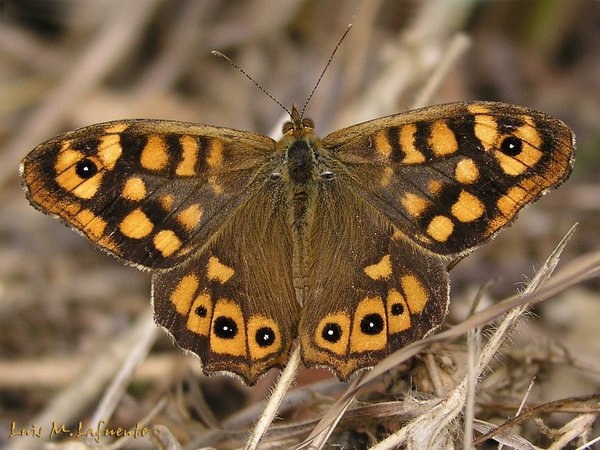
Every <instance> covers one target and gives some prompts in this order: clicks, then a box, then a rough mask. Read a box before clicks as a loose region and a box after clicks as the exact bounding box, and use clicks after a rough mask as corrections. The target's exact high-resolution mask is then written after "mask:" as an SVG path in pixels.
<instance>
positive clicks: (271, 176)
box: [269, 172, 281, 181]
mask: <svg viewBox="0 0 600 450" xmlns="http://www.w3.org/2000/svg"><path fill="white" fill-rule="evenodd" d="M280 179H281V174H280V173H279V172H271V173H270V174H269V180H272V181H274V180H280Z"/></svg>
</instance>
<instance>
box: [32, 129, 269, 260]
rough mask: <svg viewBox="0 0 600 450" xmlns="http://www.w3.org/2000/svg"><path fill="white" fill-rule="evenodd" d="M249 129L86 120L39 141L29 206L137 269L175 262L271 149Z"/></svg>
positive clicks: (211, 226) (231, 204)
mask: <svg viewBox="0 0 600 450" xmlns="http://www.w3.org/2000/svg"><path fill="white" fill-rule="evenodd" d="M274 144H275V143H274V141H273V140H272V139H270V138H268V137H266V136H261V135H257V134H254V133H247V132H241V131H236V130H230V129H227V128H217V127H210V126H205V125H196V124H189V123H183V122H170V121H156V120H125V121H118V122H109V123H104V124H97V125H92V126H89V127H85V128H81V129H79V130H76V131H72V132H69V133H65V134H63V135H61V136H58V137H56V138H54V139H51V140H49V141H47V142H44V143H43V144H40V145H39V146H37V147H36V148H35V149H34V150H33V151H32V152H31V153H29V155H27V157H26V158H25V159H24V160H23V163H22V166H21V173H22V176H23V180H24V184H25V187H26V191H27V196H28V198H29V200H30V202H31V203H32V204H33V205H34V206H35V207H36V208H38V209H40V210H41V211H42V212H45V213H49V214H53V215H56V216H58V217H60V218H61V219H62V220H63V221H65V222H66V223H67V224H68V225H70V226H72V227H74V228H75V229H77V230H78V231H79V232H81V233H82V234H83V235H84V236H86V237H87V238H88V239H90V240H91V241H92V242H93V243H94V244H97V245H98V246H100V247H101V248H102V249H104V250H106V251H108V252H109V253H112V254H113V255H115V256H117V257H118V258H121V259H123V260H125V261H127V262H129V263H133V264H135V265H137V266H140V267H141V268H149V269H164V268H169V267H173V266H175V265H177V264H179V263H181V262H182V261H184V260H185V259H186V258H188V257H189V255H190V254H191V253H193V252H194V251H195V250H196V247H197V246H198V245H201V244H202V243H204V242H206V241H208V240H209V239H211V238H212V236H213V235H214V234H215V232H216V231H217V228H218V226H219V224H221V223H222V222H224V221H225V220H227V217H228V215H229V214H230V213H231V211H233V210H235V209H236V208H238V207H239V205H241V204H243V203H244V202H245V201H246V199H247V198H248V196H249V195H250V193H251V190H250V189H249V186H250V185H251V183H252V182H253V180H254V178H255V176H256V174H257V173H258V172H259V171H260V168H261V167H263V166H265V164H267V162H268V160H269V158H270V156H271V154H272V152H273V151H274Z"/></svg>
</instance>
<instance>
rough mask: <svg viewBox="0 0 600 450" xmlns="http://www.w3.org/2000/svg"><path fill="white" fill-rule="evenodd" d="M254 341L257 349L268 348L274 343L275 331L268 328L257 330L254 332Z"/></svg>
mask: <svg viewBox="0 0 600 450" xmlns="http://www.w3.org/2000/svg"><path fill="white" fill-rule="evenodd" d="M254 340H255V341H256V343H257V344H258V346H259V347H263V348H264V347H268V346H269V345H272V344H273V342H275V331H273V329H272V328H269V327H260V328H259V329H258V330H256V335H255V336H254Z"/></svg>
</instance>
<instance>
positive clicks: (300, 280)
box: [21, 102, 575, 385]
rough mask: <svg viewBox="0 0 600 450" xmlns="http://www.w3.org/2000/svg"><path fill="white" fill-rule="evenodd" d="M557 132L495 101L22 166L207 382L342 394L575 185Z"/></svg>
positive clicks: (135, 124) (297, 123) (143, 134)
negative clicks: (325, 131)
mask: <svg viewBox="0 0 600 450" xmlns="http://www.w3.org/2000/svg"><path fill="white" fill-rule="evenodd" d="M574 144H575V141H574V135H573V133H572V132H571V130H569V128H568V127H567V126H566V125H565V124H564V123H563V122H561V121H560V120H558V119H555V118H553V117H550V116H548V115H546V114H543V113H541V112H537V111H533V110H530V109H527V108H524V107H520V106H514V105H507V104H502V103H493V102H470V103H469V102H461V103H450V104H445V105H438V106H431V107H427V108H423V109H418V110H413V111H409V112H406V113H403V114H397V115H392V116H388V117H383V118H379V119H375V120H371V121H368V122H364V123H361V124H358V125H354V126H350V127H348V128H344V129H342V130H339V131H335V132H333V133H331V134H329V135H328V136H326V137H325V138H323V139H321V138H319V137H318V136H317V135H316V133H315V131H314V124H313V122H312V121H311V120H310V119H306V118H303V117H302V115H301V114H300V113H299V112H298V110H297V109H296V108H295V107H294V108H292V111H291V114H290V121H289V122H288V123H286V124H285V125H284V127H283V136H282V138H281V139H280V140H278V141H275V140H273V139H271V138H269V137H267V136H263V135H260V134H255V133H251V132H247V131H238V130H234V129H228V128H219V127H213V126H208V125H198V124H193V123H184V122H174V121H158V120H146V119H143V120H140V119H137V120H120V121H115V122H108V123H102V124H96V125H91V126H88V127H84V128H81V129H78V130H75V131H71V132H68V133H65V134H61V135H60V136H58V137H55V138H53V139H50V140H49V141H47V142H44V143H42V144H40V145H38V146H37V147H36V148H35V149H34V150H33V151H31V153H29V155H27V156H26V157H25V159H24V160H23V162H22V165H21V175H22V178H23V180H24V185H25V189H26V193H27V197H28V199H29V201H30V202H31V203H32V205H33V206H34V207H36V208H38V209H39V210H41V211H42V212H45V213H48V214H52V215H54V216H58V217H59V218H60V219H62V220H63V221H64V222H65V223H66V224H67V225H70V226H72V227H73V228H75V229H76V230H78V231H79V232H80V233H81V234H83V235H84V236H85V237H87V238H88V239H89V240H90V241H92V243H94V244H95V245H96V246H98V247H100V248H101V249H103V250H105V251H107V252H108V253H110V254H112V255H114V256H116V257H117V258H119V259H121V260H123V261H125V262H126V263H129V264H132V265H134V266H136V267H138V268H141V269H146V270H150V271H152V302H153V307H154V317H155V321H156V322H157V323H158V324H159V325H161V326H162V327H164V328H165V329H166V330H167V331H168V332H169V333H170V335H171V336H172V337H173V338H174V340H175V342H176V343H177V344H178V345H179V347H181V348H182V349H185V350H187V351H189V352H192V353H194V354H196V355H197V356H198V357H199V358H200V360H201V363H202V367H203V370H204V372H205V373H207V374H212V373H217V372H227V373H230V374H234V375H236V376H238V377H239V378H241V379H242V380H243V381H244V382H246V383H247V384H249V385H252V384H254V383H255V382H256V380H257V379H258V378H259V377H260V376H261V375H263V374H264V373H265V372H267V371H268V370H269V369H271V368H273V367H282V366H284V365H285V363H286V361H287V359H288V357H289V353H290V350H291V348H292V346H293V344H294V342H296V341H297V342H298V345H300V347H301V355H302V360H303V362H304V364H305V365H307V366H311V367H312V366H324V367H328V368H329V369H331V370H332V371H333V372H334V373H335V374H336V375H337V377H338V378H339V379H341V380H347V379H348V378H349V377H350V376H351V375H352V374H354V373H356V372H357V371H359V370H361V369H365V368H368V367H372V366H373V365H375V364H377V363H378V362H379V361H380V360H382V359H383V358H385V357H386V356H388V355H389V354H390V353H392V352H394V351H395V350H397V349H399V348H401V347H403V346H405V345H407V344H409V343H411V342H413V341H415V340H418V339H421V338H422V337H424V336H425V335H427V334H428V333H430V332H432V330H435V329H436V328H437V327H439V325H440V324H441V323H442V321H443V319H444V317H445V315H446V312H447V308H448V299H449V279H448V272H447V270H446V262H447V261H448V260H450V259H451V258H455V257H457V256H459V255H465V254H467V253H468V252H470V251H471V250H473V249H474V248H476V247H478V246H480V245H481V244H483V243H484V242H486V241H488V240H489V239H491V238H492V237H494V236H495V235H496V233H497V232H498V231H499V230H500V229H502V228H505V227H507V226H508V225H509V224H511V223H512V222H513V221H514V219H515V217H516V216H517V213H518V212H519V211H520V210H521V208H523V207H524V206H525V205H527V204H529V203H531V202H533V201H534V200H536V199H537V198H539V197H540V196H541V195H543V194H544V193H545V192H546V191H548V190H549V189H551V188H554V187H556V186H558V185H559V184H561V183H562V182H563V181H564V180H565V179H566V178H567V177H568V176H569V174H570V172H571V167H572V164H573V158H574Z"/></svg>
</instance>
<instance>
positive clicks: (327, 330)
mask: <svg viewBox="0 0 600 450" xmlns="http://www.w3.org/2000/svg"><path fill="white" fill-rule="evenodd" d="M321 336H322V337H323V339H325V340H326V341H327V342H332V343H336V342H337V341H339V340H340V339H341V338H342V327H340V326H339V325H338V324H337V323H328V324H327V325H325V326H324V327H323V332H322V333H321Z"/></svg>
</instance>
